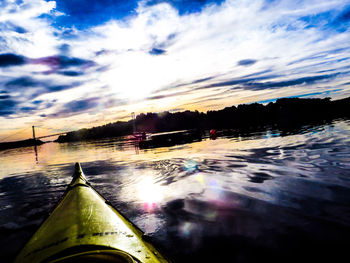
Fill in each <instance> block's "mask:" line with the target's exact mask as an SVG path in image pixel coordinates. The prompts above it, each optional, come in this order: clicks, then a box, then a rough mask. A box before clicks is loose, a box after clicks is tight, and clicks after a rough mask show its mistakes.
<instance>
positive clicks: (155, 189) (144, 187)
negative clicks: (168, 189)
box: [137, 177, 163, 210]
mask: <svg viewBox="0 0 350 263" xmlns="http://www.w3.org/2000/svg"><path fill="white" fill-rule="evenodd" d="M137 195H138V198H139V199H140V201H141V202H142V203H143V204H144V206H145V209H146V210H153V209H154V208H156V206H157V204H158V203H160V202H161V201H162V200H163V192H162V187H161V186H160V185H157V184H156V183H155V182H154V178H152V177H145V178H143V179H142V180H141V181H140V182H139V183H138V185H137Z"/></svg>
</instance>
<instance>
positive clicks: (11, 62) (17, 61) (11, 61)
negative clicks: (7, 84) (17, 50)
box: [0, 53, 25, 67]
mask: <svg viewBox="0 0 350 263" xmlns="http://www.w3.org/2000/svg"><path fill="white" fill-rule="evenodd" d="M24 63H25V58H24V57H22V56H19V55H15V54H11V53H6V54H0V67H9V66H19V65H23V64H24Z"/></svg>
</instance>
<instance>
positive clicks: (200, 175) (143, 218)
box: [0, 120, 350, 262]
mask: <svg viewBox="0 0 350 263" xmlns="http://www.w3.org/2000/svg"><path fill="white" fill-rule="evenodd" d="M77 161H79V162H81V164H82V167H83V170H84V172H85V174H86V176H87V178H88V179H89V181H90V182H91V183H92V185H93V186H94V187H95V188H96V189H97V190H98V191H99V192H100V193H101V194H102V195H104V196H105V197H106V199H108V200H109V201H110V202H111V203H112V204H113V205H114V206H115V207H116V208H117V209H119V210H120V211H121V212H122V213H124V214H125V215H126V216H127V217H128V218H129V219H130V220H131V221H133V222H134V223H135V224H136V225H137V226H139V227H140V228H141V229H142V230H143V231H144V232H146V233H147V235H148V236H150V238H151V239H152V240H153V242H154V243H155V244H156V246H157V247H160V248H161V250H162V251H164V254H166V255H167V256H168V257H169V258H170V259H172V260H173V261H174V262H220V261H224V262H257V261H258V260H259V261H261V260H268V261H270V262H277V261H278V262H279V261H281V260H283V261H284V262H285V261H287V262H288V261H289V262H292V261H295V260H298V262H315V261H316V260H318V261H319V262H320V261H321V262H329V261H332V262H333V261H337V260H338V259H341V257H342V256H343V255H345V254H346V251H347V245H348V244H349V242H348V241H349V239H350V121H344V120H340V121H336V122H334V123H332V124H328V125H324V126H317V127H311V128H310V127H309V128H304V129H302V130H300V131H299V132H298V133H294V134H289V135H287V136H281V135H280V134H279V132H278V131H268V132H260V133H255V134H250V135H248V136H245V137H221V138H218V139H216V140H209V139H208V138H204V139H203V140H202V141H200V142H194V143H189V144H183V145H177V146H172V147H164V148H155V149H147V150H140V149H137V148H135V146H134V145H133V144H132V143H130V142H126V141H125V140H122V139H108V140H107V139H106V140H99V141H93V142H79V143H64V144H57V143H47V144H44V145H41V146H39V147H37V156H36V155H35V151H34V149H33V148H32V147H28V148H20V149H12V150H7V151H1V152H0V165H1V166H0V253H1V255H2V262H6V261H9V262H10V261H11V260H12V259H13V257H14V256H15V255H16V253H17V252H18V250H19V249H20V248H21V247H22V246H23V244H24V243H25V242H26V240H28V238H29V237H30V236H31V235H32V234H33V232H34V231H35V230H36V229H37V227H38V225H39V224H40V222H41V221H42V220H43V219H44V218H45V217H46V216H47V213H48V212H49V211H50V209H52V208H53V207H54V206H55V204H56V203H57V201H58V200H59V198H60V196H61V195H62V194H63V192H64V190H65V188H66V186H67V184H68V183H69V182H70V180H71V175H72V173H73V167H74V163H75V162H77Z"/></svg>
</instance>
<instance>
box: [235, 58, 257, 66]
mask: <svg viewBox="0 0 350 263" xmlns="http://www.w3.org/2000/svg"><path fill="white" fill-rule="evenodd" d="M256 62H257V60H255V59H243V60H240V61H238V63H237V64H238V65H239V66H251V65H254V64H255V63H256Z"/></svg>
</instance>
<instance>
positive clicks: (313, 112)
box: [57, 97, 350, 142]
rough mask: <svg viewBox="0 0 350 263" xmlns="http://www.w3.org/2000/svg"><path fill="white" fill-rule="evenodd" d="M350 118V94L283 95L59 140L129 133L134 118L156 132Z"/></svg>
mask: <svg viewBox="0 0 350 263" xmlns="http://www.w3.org/2000/svg"><path fill="white" fill-rule="evenodd" d="M348 117H350V97H349V98H345V99H340V100H334V101H332V100H331V99H330V98H324V99H318V98H313V99H307V98H282V99H278V100H277V101H275V102H270V103H268V104H266V105H264V104H259V103H251V104H241V105H238V106H231V107H226V108H224V109H222V110H211V111H208V112H207V113H203V112H198V111H188V110H187V111H183V112H175V113H170V112H162V113H146V114H144V113H141V114H139V115H138V116H137V117H136V119H135V120H129V121H118V122H115V123H109V124H106V125H102V126H98V127H93V128H90V129H80V130H78V131H74V132H69V133H67V134H66V135H61V136H60V137H59V138H58V139H57V141H58V142H69V141H82V140H91V139H101V138H108V137H118V136H125V135H129V134H132V133H133V132H134V129H133V126H134V123H133V122H134V121H135V127H136V130H137V132H146V133H155V132H167V131H176V130H188V129H198V130H208V129H217V130H220V129H235V130H238V131H254V130H261V129H264V128H267V127H269V128H271V127H272V128H276V129H280V130H290V129H294V128H297V127H301V126H303V125H313V124H320V123H326V122H330V121H332V120H334V119H336V118H348Z"/></svg>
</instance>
